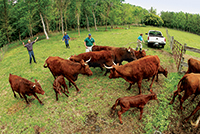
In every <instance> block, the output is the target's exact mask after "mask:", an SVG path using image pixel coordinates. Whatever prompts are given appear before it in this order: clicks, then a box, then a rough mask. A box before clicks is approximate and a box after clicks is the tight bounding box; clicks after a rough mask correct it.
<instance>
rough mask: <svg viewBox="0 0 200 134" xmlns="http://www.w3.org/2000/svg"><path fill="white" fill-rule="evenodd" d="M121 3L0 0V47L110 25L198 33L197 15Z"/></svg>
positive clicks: (105, 0)
mask: <svg viewBox="0 0 200 134" xmlns="http://www.w3.org/2000/svg"><path fill="white" fill-rule="evenodd" d="M123 1H124V0H0V11H1V14H0V37H1V38H0V47H1V46H3V45H4V44H8V43H10V42H12V41H15V40H23V39H24V38H27V37H30V38H32V37H33V36H34V35H36V34H37V33H41V32H44V33H45V36H46V38H47V39H48V38H49V37H48V34H49V33H51V32H55V31H61V32H62V33H64V31H66V32H67V31H68V30H72V29H76V30H77V32H78V34H79V35H80V29H81V28H86V29H87V30H88V31H90V28H91V27H94V28H95V30H98V26H105V30H107V27H108V26H110V27H111V28H113V26H114V25H128V26H130V25H131V24H145V25H154V26H165V27H169V28H176V29H180V30H185V31H189V32H193V33H196V34H199V33H200V31H199V30H200V26H199V25H200V23H199V22H200V16H199V15H196V14H194V15H193V14H188V13H183V12H180V13H174V12H161V16H158V15H156V10H155V9H153V8H151V9H150V10H147V9H144V8H142V7H139V6H135V5H131V4H126V3H123Z"/></svg>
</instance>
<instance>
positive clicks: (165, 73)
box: [163, 68, 168, 78]
mask: <svg viewBox="0 0 200 134" xmlns="http://www.w3.org/2000/svg"><path fill="white" fill-rule="evenodd" d="M167 74H168V71H167V68H165V70H164V74H163V75H164V76H165V77H166V78H167Z"/></svg>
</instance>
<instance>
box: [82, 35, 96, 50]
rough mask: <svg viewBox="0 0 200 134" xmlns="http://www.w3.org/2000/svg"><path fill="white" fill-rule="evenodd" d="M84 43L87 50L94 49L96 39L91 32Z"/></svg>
mask: <svg viewBox="0 0 200 134" xmlns="http://www.w3.org/2000/svg"><path fill="white" fill-rule="evenodd" d="M84 45H85V48H86V52H90V51H92V46H93V45H95V40H94V39H93V38H92V35H91V34H88V37H87V38H86V39H85V40H84Z"/></svg>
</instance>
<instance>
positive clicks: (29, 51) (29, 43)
mask: <svg viewBox="0 0 200 134" xmlns="http://www.w3.org/2000/svg"><path fill="white" fill-rule="evenodd" d="M37 40H38V37H37V38H36V39H35V41H33V42H31V40H28V43H27V44H26V45H24V42H23V46H24V47H26V48H27V50H28V54H29V57H30V65H31V61H32V57H33V60H34V62H35V63H37V62H36V60H35V56H34V53H33V44H34V43H35V42H36V41H37Z"/></svg>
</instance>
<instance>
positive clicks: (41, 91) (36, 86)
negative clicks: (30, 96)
mask: <svg viewBox="0 0 200 134" xmlns="http://www.w3.org/2000/svg"><path fill="white" fill-rule="evenodd" d="M32 89H33V90H34V91H35V92H36V93H38V94H42V95H44V93H45V92H44V90H42V87H41V86H40V83H39V81H37V80H36V79H35V83H34V85H32Z"/></svg>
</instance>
